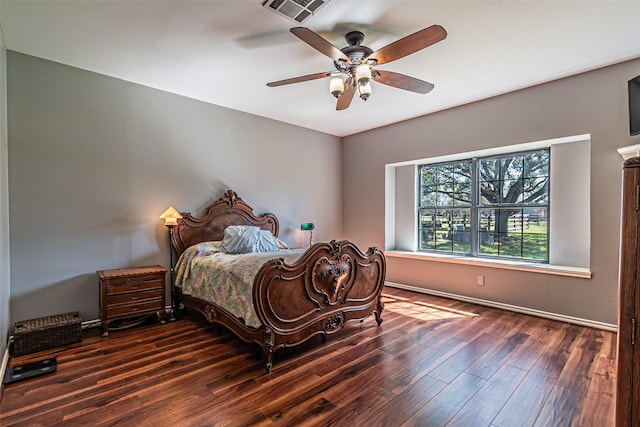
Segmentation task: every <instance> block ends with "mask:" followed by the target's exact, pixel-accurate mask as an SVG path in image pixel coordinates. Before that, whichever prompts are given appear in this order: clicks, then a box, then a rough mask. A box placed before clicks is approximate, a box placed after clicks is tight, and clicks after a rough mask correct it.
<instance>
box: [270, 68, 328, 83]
mask: <svg viewBox="0 0 640 427" xmlns="http://www.w3.org/2000/svg"><path fill="white" fill-rule="evenodd" d="M330 75H331V71H325V72H323V73H315V74H307V75H306V76H299V77H292V78H290V79H284V80H278V81H275V82H270V83H267V86H269V87H276V86H283V85H290V84H291V83H300V82H306V81H309V80H315V79H321V78H323V77H327V76H330Z"/></svg>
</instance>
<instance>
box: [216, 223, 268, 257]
mask: <svg viewBox="0 0 640 427" xmlns="http://www.w3.org/2000/svg"><path fill="white" fill-rule="evenodd" d="M278 249H279V248H278V239H276V238H275V237H274V236H273V234H271V232H270V231H268V230H262V229H261V228H260V227H255V226H251V225H230V226H229V227H227V228H225V230H224V239H223V240H222V250H223V251H224V252H226V253H228V254H245V253H249V252H272V251H277V250H278Z"/></svg>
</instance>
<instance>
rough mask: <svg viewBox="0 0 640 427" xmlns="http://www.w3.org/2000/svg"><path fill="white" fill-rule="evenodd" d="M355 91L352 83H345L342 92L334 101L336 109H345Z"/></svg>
mask: <svg viewBox="0 0 640 427" xmlns="http://www.w3.org/2000/svg"><path fill="white" fill-rule="evenodd" d="M355 93H356V88H355V87H354V86H353V85H351V84H350V85H347V87H346V88H345V90H344V93H343V94H342V95H340V96H339V97H338V102H337V103H336V110H338V111H340V110H346V109H347V108H349V105H351V100H352V99H353V94H355Z"/></svg>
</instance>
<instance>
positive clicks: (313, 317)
mask: <svg viewBox="0 0 640 427" xmlns="http://www.w3.org/2000/svg"><path fill="white" fill-rule="evenodd" d="M182 215H183V218H182V219H180V220H178V226H177V227H176V229H175V231H174V233H173V237H172V238H173V240H172V243H173V248H174V250H175V251H176V254H177V255H178V256H179V255H180V254H182V252H184V251H185V250H186V249H187V248H188V247H190V246H192V245H194V244H197V243H201V242H206V241H214V240H222V239H223V235H224V229H225V228H226V227H227V226H229V225H256V226H259V227H261V228H263V229H268V230H270V231H271V232H272V233H273V234H274V236H277V234H278V227H279V226H278V220H277V218H276V217H275V215H273V214H270V213H269V214H264V215H261V216H255V215H254V214H253V210H252V209H251V207H250V206H248V205H247V204H246V203H244V202H243V201H242V199H240V198H239V197H238V196H237V195H236V193H234V192H233V191H231V190H229V191H228V192H227V193H226V194H225V196H224V197H222V198H220V199H219V200H218V201H216V202H215V203H214V204H212V205H211V206H209V207H208V208H207V212H206V214H205V216H204V217H202V218H195V217H193V216H191V215H190V214H189V213H182ZM385 265H386V264H385V259H384V254H383V253H382V251H380V249H378V248H369V250H368V251H367V252H366V253H363V252H362V251H360V250H359V249H358V248H357V247H356V246H355V245H354V244H353V243H351V242H349V241H346V240H345V241H340V242H336V241H332V242H330V243H316V244H315V245H313V246H312V247H310V248H309V249H308V250H307V251H306V252H305V253H304V254H303V255H302V256H301V257H300V258H299V259H298V260H297V261H296V262H295V263H293V264H287V263H285V262H284V260H282V259H273V260H271V261H268V262H267V263H265V264H264V265H263V266H262V267H261V268H260V269H259V270H258V273H257V274H256V276H255V279H254V283H253V303H254V309H255V311H256V314H257V316H258V318H259V319H260V322H261V324H262V325H261V326H260V327H259V328H253V327H249V326H247V325H245V323H244V321H243V320H242V319H239V318H237V317H236V316H235V315H233V314H232V313H230V312H229V311H227V310H225V309H224V308H222V307H220V306H218V305H216V304H215V303H212V302H208V301H204V300H202V299H200V298H195V297H193V296H190V295H182V294H180V290H179V289H175V290H174V293H175V299H176V301H181V302H182V303H183V304H184V306H185V307H186V308H192V309H195V310H197V311H199V312H201V313H203V314H204V315H205V317H206V318H207V319H208V320H209V321H210V322H214V323H220V324H222V325H224V326H226V327H227V328H229V329H230V330H231V331H232V332H234V333H235V334H236V335H237V336H238V337H240V338H241V339H242V340H244V341H246V342H253V343H256V344H258V345H259V346H260V348H261V349H262V351H263V352H264V355H265V368H266V371H267V373H269V372H270V371H271V367H272V365H273V355H274V353H275V351H276V350H278V349H279V348H283V347H289V346H294V345H297V344H300V343H302V342H304V341H306V340H308V339H309V338H311V337H313V336H315V335H322V336H323V337H324V336H326V335H328V334H331V333H334V332H336V331H337V330H339V329H340V328H341V327H342V326H344V324H345V323H346V322H348V321H352V320H363V319H364V318H366V317H367V316H369V315H371V314H374V315H375V318H376V321H377V323H378V325H380V324H381V323H382V317H381V314H382V310H383V307H384V305H383V303H382V301H381V298H382V288H383V286H384V279H385V273H386V267H385Z"/></svg>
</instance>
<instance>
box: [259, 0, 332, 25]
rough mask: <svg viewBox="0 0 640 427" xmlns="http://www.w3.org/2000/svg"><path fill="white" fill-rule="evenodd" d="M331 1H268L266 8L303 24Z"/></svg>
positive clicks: (264, 3)
mask: <svg viewBox="0 0 640 427" xmlns="http://www.w3.org/2000/svg"><path fill="white" fill-rule="evenodd" d="M330 1H331V0H266V1H264V2H263V3H262V5H263V6H264V7H266V8H267V9H270V10H272V11H274V12H276V13H277V14H279V15H282V16H284V17H286V18H287V19H291V20H293V21H295V22H299V23H302V22H304V21H306V20H307V19H309V18H310V17H312V16H313V15H314V14H315V13H316V12H317V11H318V9H320V8H321V7H322V6H324V5H325V4H327V3H329V2H330Z"/></svg>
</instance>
